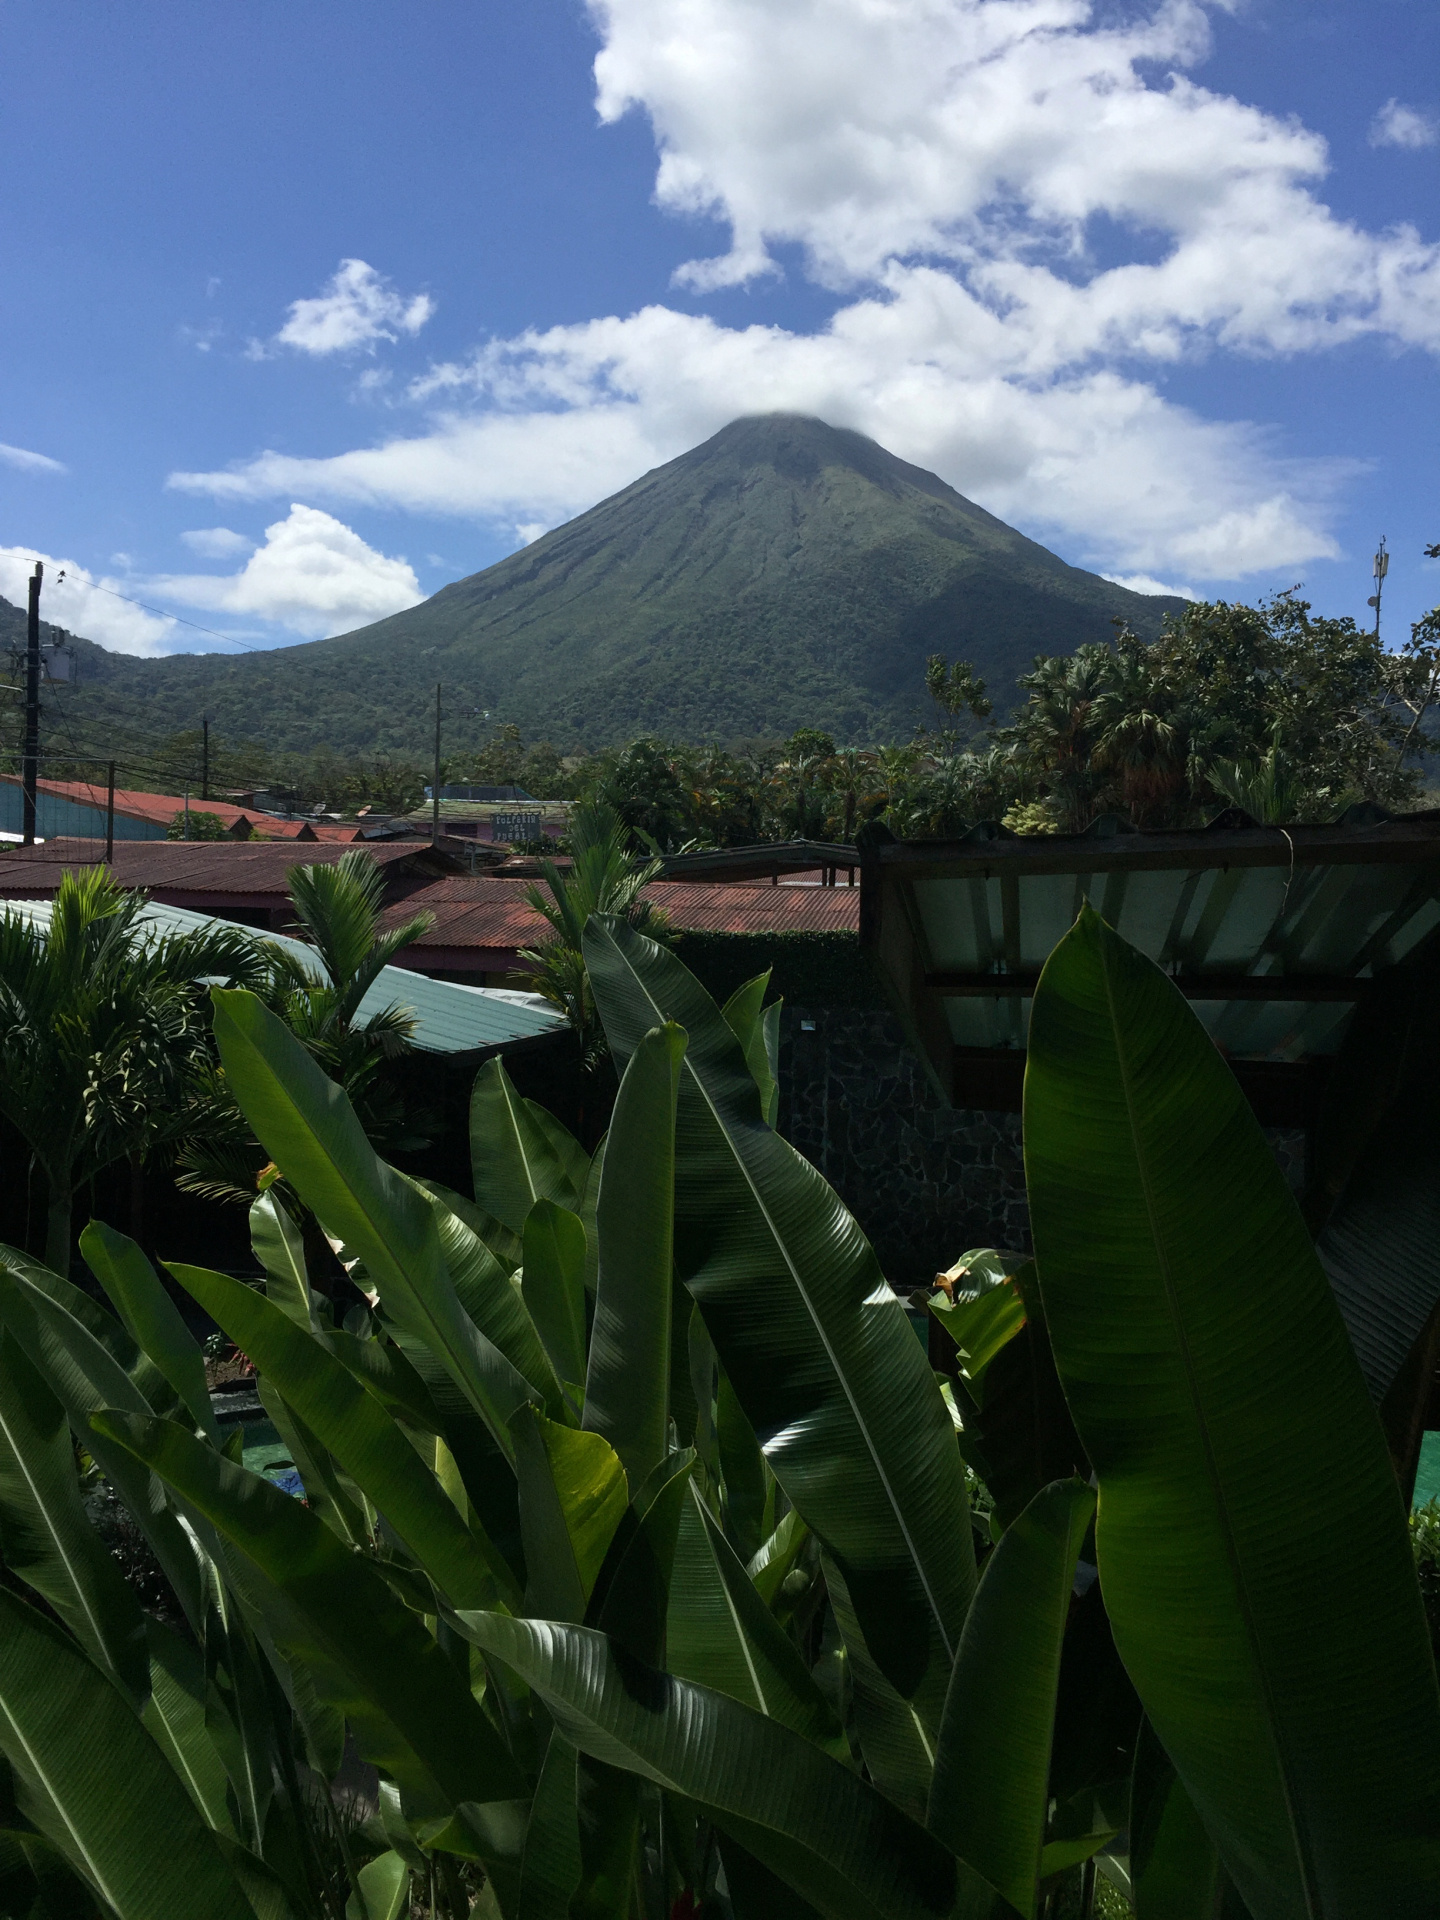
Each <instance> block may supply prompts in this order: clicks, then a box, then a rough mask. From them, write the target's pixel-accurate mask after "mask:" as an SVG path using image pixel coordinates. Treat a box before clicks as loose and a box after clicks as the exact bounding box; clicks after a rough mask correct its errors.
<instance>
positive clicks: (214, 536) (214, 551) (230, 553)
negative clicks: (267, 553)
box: [180, 527, 255, 560]
mask: <svg viewBox="0 0 1440 1920" xmlns="http://www.w3.org/2000/svg"><path fill="white" fill-rule="evenodd" d="M180 538H181V539H182V540H183V541H184V542H185V544H186V546H187V547H189V549H190V551H191V552H192V553H198V554H199V555H200V557H201V559H202V560H233V559H235V558H236V556H237V555H239V554H242V553H249V552H250V551H251V550H252V549H253V547H254V545H255V542H254V541H253V540H251V539H250V538H249V537H248V536H247V535H246V534H243V533H235V532H234V531H233V530H232V529H231V528H229V527H192V528H191V529H190V531H189V532H188V533H182V534H181V536H180Z"/></svg>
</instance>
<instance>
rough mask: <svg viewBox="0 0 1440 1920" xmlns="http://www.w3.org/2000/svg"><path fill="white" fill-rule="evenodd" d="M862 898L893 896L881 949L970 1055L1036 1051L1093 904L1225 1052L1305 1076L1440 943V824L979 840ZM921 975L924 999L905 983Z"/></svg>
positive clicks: (1363, 823)
mask: <svg viewBox="0 0 1440 1920" xmlns="http://www.w3.org/2000/svg"><path fill="white" fill-rule="evenodd" d="M863 884H864V885H865V886H867V887H869V888H871V889H872V895H871V897H872V899H873V897H874V894H875V892H876V891H878V893H879V899H880V904H879V910H878V912H876V911H872V913H871V917H870V922H869V924H870V926H871V927H872V929H874V931H872V932H871V933H870V934H869V935H868V936H867V938H869V939H871V940H872V941H874V942H876V944H877V949H878V951H879V952H880V953H881V954H882V955H883V956H884V960H885V964H886V966H887V967H889V968H891V969H892V970H893V972H894V974H895V979H896V984H897V987H899V988H900V998H901V1001H902V1003H905V1002H906V1001H907V996H908V994H909V993H911V992H913V991H921V990H923V991H926V992H928V993H929V994H930V995H931V996H933V997H934V998H935V999H938V1000H939V1002H940V1004H941V1005H942V1006H943V1008H944V1013H945V1019H946V1022H947V1023H948V1026H949V1030H950V1033H951V1036H952V1039H953V1041H954V1043H955V1045H956V1046H958V1047H962V1048H969V1047H981V1048H1009V1047H1016V1046H1019V1047H1023V1046H1024V1044H1025V1037H1026V1029H1027V1024H1028V1013H1029V997H1028V996H1029V992H1030V990H1031V989H1032V987H1033V982H1034V979H1035V977H1036V975H1037V974H1038V973H1039V971H1040V969H1041V968H1042V967H1043V965H1044V963H1045V960H1046V958H1047V957H1048V955H1049V954H1050V952H1051V951H1052V950H1053V948H1054V947H1055V945H1056V943H1057V942H1058V941H1059V940H1061V939H1062V938H1063V937H1064V935H1065V933H1066V931H1067V930H1068V929H1069V927H1070V926H1071V925H1072V924H1073V922H1074V919H1075V916H1076V913H1077V912H1078V911H1079V909H1080V906H1081V905H1082V903H1083V902H1085V901H1087V900H1088V901H1089V902H1090V904H1091V905H1092V906H1093V907H1094V908H1095V909H1096V910H1097V911H1098V912H1099V913H1100V914H1101V915H1102V917H1103V918H1104V919H1105V920H1107V921H1108V922H1109V923H1110V925H1111V926H1113V927H1115V928H1116V929H1117V931H1118V932H1119V933H1121V934H1122V935H1123V936H1124V938H1125V939H1127V940H1128V941H1130V942H1131V943H1132V944H1133V945H1134V946H1136V947H1138V948H1139V949H1140V951H1141V952H1142V953H1144V954H1146V955H1148V956H1149V958H1150V959H1152V960H1154V961H1155V962H1156V963H1157V965H1159V966H1161V967H1163V968H1164V969H1165V970H1166V972H1168V973H1170V974H1172V975H1173V976H1175V978H1176V979H1177V982H1178V983H1179V984H1180V985H1181V987H1182V988H1183V990H1184V991H1185V993H1186V994H1187V995H1188V996H1189V997H1190V999H1191V1001H1192V1004H1193V1005H1194V1006H1195V1008H1196V1011H1197V1013H1198V1014H1199V1015H1200V1017H1201V1019H1202V1020H1203V1021H1204V1022H1205V1025H1206V1027H1207V1028H1208V1029H1209V1031H1210V1032H1211V1033H1212V1034H1213V1035H1214V1037H1215V1040H1216V1042H1217V1044H1218V1045H1220V1046H1221V1047H1222V1048H1224V1049H1225V1051H1226V1052H1227V1053H1229V1054H1231V1055H1233V1056H1234V1057H1236V1058H1243V1059H1253V1060H1269V1061H1276V1062H1295V1061H1302V1060H1304V1059H1307V1058H1310V1057H1313V1056H1317V1055H1325V1054H1330V1053H1333V1052H1334V1051H1335V1050H1336V1048H1337V1047H1338V1046H1339V1044H1340V1042H1341V1040H1342V1038H1343V1036H1344V1033H1345V1030H1346V1028H1347V1026H1348V1024H1349V1021H1350V1018H1351V1015H1352V1012H1353V1009H1354V1006H1355V1004H1356V1002H1357V1001H1358V1000H1359V999H1360V998H1361V997H1362V995H1363V993H1364V992H1365V990H1366V989H1365V986H1364V985H1363V984H1362V983H1364V982H1368V981H1370V980H1372V979H1373V978H1374V977H1375V976H1376V975H1377V974H1380V973H1383V972H1384V971H1385V969H1386V968H1388V967H1391V966H1394V965H1395V964H1396V963H1397V962H1398V961H1400V960H1401V959H1402V958H1404V957H1405V956H1406V955H1407V954H1411V953H1413V952H1414V951H1415V950H1416V949H1417V947H1418V946H1419V945H1420V943H1421V942H1423V941H1425V940H1426V939H1428V938H1431V937H1432V936H1433V937H1435V938H1440V813H1437V814H1436V816H1435V817H1434V818H1431V817H1430V816H1427V815H1416V816H1413V817H1410V818H1405V819H1395V820H1389V819H1386V818H1384V817H1383V816H1380V815H1378V812H1377V810H1376V809H1373V808H1371V809H1357V810H1353V811H1352V813H1351V814H1349V815H1347V816H1346V817H1345V819H1344V820H1343V821H1341V822H1339V823H1337V824H1336V825H1334V826H1327V827H1308V826H1295V827H1284V828H1267V827H1256V826H1253V825H1251V824H1248V823H1244V822H1242V823H1241V824H1240V825H1239V826H1235V827H1231V826H1228V825H1224V826H1220V825H1217V827H1215V828H1213V829H1206V830H1197V831H1189V830H1187V831H1185V832H1183V833H1154V834H1151V833H1136V832H1134V831H1133V830H1131V829H1127V828H1125V827H1124V825H1123V824H1120V825H1115V824H1107V823H1097V827H1096V828H1095V829H1093V830H1091V831H1090V832H1087V833H1085V834H1076V835H1054V836H1044V837H1041V836H1034V837H1030V838H1026V839H1018V838H1016V837H1015V836H1013V835H1006V834H1004V833H1003V832H1001V831H999V830H997V829H995V828H993V827H992V828H984V829H978V828H977V829H976V830H975V832H974V833H973V834H971V835H969V836H967V838H966V839H965V840H961V841H947V842H935V843H920V844H916V843H908V844H907V843H903V842H892V843H888V844H884V845H882V846H880V847H879V848H878V849H877V851H876V853H875V854H874V855H872V856H871V857H870V861H869V865H868V867H867V870H866V873H865V877H864V881H863ZM907 898H908V904H905V901H906V899H907ZM892 900H893V902H894V904H893V907H892V904H891V902H892ZM906 925H908V928H909V929H910V931H908V932H907V931H906ZM907 942H911V943H913V946H912V947H910V948H907V944H906V943H907ZM910 951H913V953H914V958H906V957H905V956H906V954H907V952H910ZM917 962H918V967H917ZM917 972H918V973H919V974H923V989H921V988H918V987H917V988H911V987H909V986H907V982H909V981H913V980H914V979H915V978H916V975H917ZM1211 979H1213V980H1214V981H1215V986H1216V991H1215V993H1214V994H1213V995H1211V994H1207V993H1206V991H1205V988H1206V984H1207V982H1208V981H1209V980H1211ZM992 980H994V981H996V982H997V986H998V983H999V982H1002V981H1003V982H1005V983H1006V984H1005V985H1003V986H998V991H995V992H992V991H990V989H989V984H988V983H989V982H990V981H992ZM1291 981H1293V982H1294V983H1295V987H1294V991H1293V993H1287V992H1286V987H1287V986H1288V985H1289V983H1290V982H1291ZM1352 981H1353V982H1355V983H1356V989H1355V992H1354V993H1353V994H1352V993H1351V992H1350V991H1349V987H1350V983H1351V982H1352ZM1227 989H1228V991H1227Z"/></svg>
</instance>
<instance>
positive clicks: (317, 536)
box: [148, 505, 425, 639]
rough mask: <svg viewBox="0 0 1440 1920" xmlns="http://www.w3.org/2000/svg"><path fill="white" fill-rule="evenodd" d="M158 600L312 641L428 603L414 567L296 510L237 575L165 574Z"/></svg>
mask: <svg viewBox="0 0 1440 1920" xmlns="http://www.w3.org/2000/svg"><path fill="white" fill-rule="evenodd" d="M148 591H149V593H150V594H152V595H153V596H154V597H155V598H156V599H160V600H171V601H176V602H178V603H179V604H180V605H181V606H187V607H204V608H208V609H209V610H211V611H212V612H215V613H230V614H249V615H252V616H255V617H258V618H259V619H262V620H269V621H273V622H274V623H275V624H276V625H278V626H282V627H288V628H289V629H290V631H291V632H292V633H298V634H303V635H304V636H305V637H306V638H307V639H319V638H321V637H322V636H324V635H327V634H332V633H347V632H348V631H349V630H350V629H351V628H352V627H359V626H364V625H366V624H367V623H368V622H369V621H371V620H380V619H383V618H384V616H385V615H386V614H388V613H398V612H400V610H401V608H403V607H413V606H414V605H415V604H416V603H417V602H418V601H420V600H423V599H424V597H425V596H424V595H423V594H422V593H421V591H420V583H419V581H418V580H417V579H416V577H415V572H414V569H413V568H412V567H411V566H410V565H409V563H408V562H407V561H405V560H403V559H391V558H390V557H389V555H387V554H383V553H379V552H377V551H376V549H375V548H374V547H372V546H369V545H367V543H366V542H365V541H364V540H362V539H361V538H360V535H359V534H358V533H356V532H354V531H353V530H352V529H351V528H350V527H347V526H346V525H345V524H344V522H343V521H340V520H336V519H334V518H332V516H331V515H330V514H328V513H322V512H321V511H320V509H319V508H318V507H306V506H299V505H296V506H292V507H291V509H290V511H289V513H288V514H287V516H286V517H285V519H283V520H277V521H275V523H274V524H273V525H272V526H269V527H267V528H266V529H265V541H264V544H263V545H262V546H260V547H257V548H256V550H255V552H254V553H252V554H251V556H250V558H249V559H248V560H247V561H246V562H245V565H244V566H243V567H242V568H241V569H240V570H239V572H238V573H233V574H211V573H192V574H165V575H162V576H160V577H159V578H157V579H154V580H151V581H150V582H148Z"/></svg>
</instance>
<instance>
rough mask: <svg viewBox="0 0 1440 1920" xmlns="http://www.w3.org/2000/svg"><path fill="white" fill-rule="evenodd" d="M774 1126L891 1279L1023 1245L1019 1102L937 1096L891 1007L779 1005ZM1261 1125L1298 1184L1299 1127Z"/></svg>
mask: <svg viewBox="0 0 1440 1920" xmlns="http://www.w3.org/2000/svg"><path fill="white" fill-rule="evenodd" d="M780 1130H781V1132H782V1133H783V1134H784V1135H785V1136H786V1138H787V1139H788V1140H789V1141H791V1143H792V1144H793V1145H794V1146H796V1147H797V1148H798V1149H799V1150H800V1152H801V1153H803V1154H804V1155H805V1158H806V1159H807V1160H809V1161H810V1162H811V1164H812V1165H813V1166H815V1167H818V1168H819V1170H820V1172H821V1173H823V1174H824V1175H825V1178H826V1179H827V1180H828V1181H829V1182H830V1184H831V1186H833V1187H834V1188H835V1190H836V1192H837V1193H839V1195H840V1197H841V1198H842V1199H843V1200H844V1202H845V1204H846V1206H847V1207H849V1209H850V1211H851V1212H852V1213H853V1214H854V1215H855V1217H856V1219H857V1220H858V1221H859V1222H860V1224H861V1226H862V1227H864V1229H865V1231H866V1233H867V1234H868V1235H869V1236H870V1239H871V1241H872V1242H873V1244H874V1246H875V1250H876V1252H877V1253H878V1254H879V1256H880V1264H881V1266H882V1267H883V1268H884V1270H885V1274H886V1277H887V1279H889V1280H890V1282H891V1284H892V1285H893V1286H895V1287H897V1288H899V1289H900V1290H901V1291H904V1290H907V1289H908V1288H910V1287H916V1286H922V1285H926V1284H928V1282H929V1281H930V1280H931V1279H932V1278H933V1277H934V1275H935V1274H936V1273H937V1272H938V1271H939V1270H940V1269H941V1268H943V1267H948V1266H949V1265H950V1264H951V1263H952V1261H954V1259H955V1258H956V1256H957V1255H958V1254H961V1253H963V1252H965V1250H966V1249H967V1248H969V1247H1003V1248H1009V1249H1015V1250H1023V1251H1027V1252H1028V1251H1029V1247H1030V1216H1029V1210H1028V1208H1027V1206H1026V1203H1025V1171H1024V1163H1023V1159H1022V1156H1021V1146H1020V1116H1019V1114H1018V1113H996V1112H989V1111H986V1110H983V1109H980V1108H974V1107H968V1108H967V1107H947V1106H946V1105H945V1104H944V1102H943V1101H942V1100H941V1099H940V1096H939V1095H938V1094H937V1093H936V1092H935V1091H934V1089H933V1088H932V1087H931V1085H930V1083H929V1081H928V1080H927V1079H926V1077H925V1074H924V1072H923V1070H922V1069H921V1066H920V1062H919V1060H918V1058H917V1057H916V1055H915V1054H914V1052H913V1051H912V1049H911V1048H910V1047H909V1046H908V1045H907V1043H906V1040H905V1036H904V1032H903V1030H902V1028H901V1026H900V1023H899V1021H898V1020H897V1019H896V1018H895V1017H894V1015H893V1014H889V1013H881V1012H869V1011H865V1010H860V1009H856V1008H848V1007H845V1008H841V1007H830V1008H825V1007H818V1008H813V1009H809V1008H805V1007H794V1008H792V1007H789V1006H787V1007H786V1008H785V1011H784V1013H783V1014H782V1016H781V1042H780ZM1266 1135H1267V1138H1268V1139H1269V1140H1270V1143H1271V1146H1272V1147H1273V1148H1274V1150H1275V1153H1276V1157H1277V1158H1278V1160H1279V1161H1280V1164H1281V1167H1282V1170H1283V1171H1284V1173H1285V1176H1286V1179H1287V1180H1288V1181H1289V1183H1290V1185H1291V1187H1292V1189H1293V1190H1294V1191H1295V1192H1296V1193H1297V1194H1298V1192H1299V1191H1300V1189H1301V1187H1302V1186H1303V1184H1304V1178H1305V1135H1304V1133H1303V1132H1302V1131H1301V1130H1299V1129H1295V1128H1281V1127H1269V1128H1267V1129H1266Z"/></svg>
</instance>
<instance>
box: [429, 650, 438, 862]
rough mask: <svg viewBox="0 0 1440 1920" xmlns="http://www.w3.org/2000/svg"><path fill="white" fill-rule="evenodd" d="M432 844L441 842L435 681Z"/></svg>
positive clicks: (431, 811) (436, 689)
mask: <svg viewBox="0 0 1440 1920" xmlns="http://www.w3.org/2000/svg"><path fill="white" fill-rule="evenodd" d="M430 844H431V846H432V847H438V846H439V844H440V682H439V681H438V680H437V681H436V682H435V784H434V786H433V787H431V789H430Z"/></svg>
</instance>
